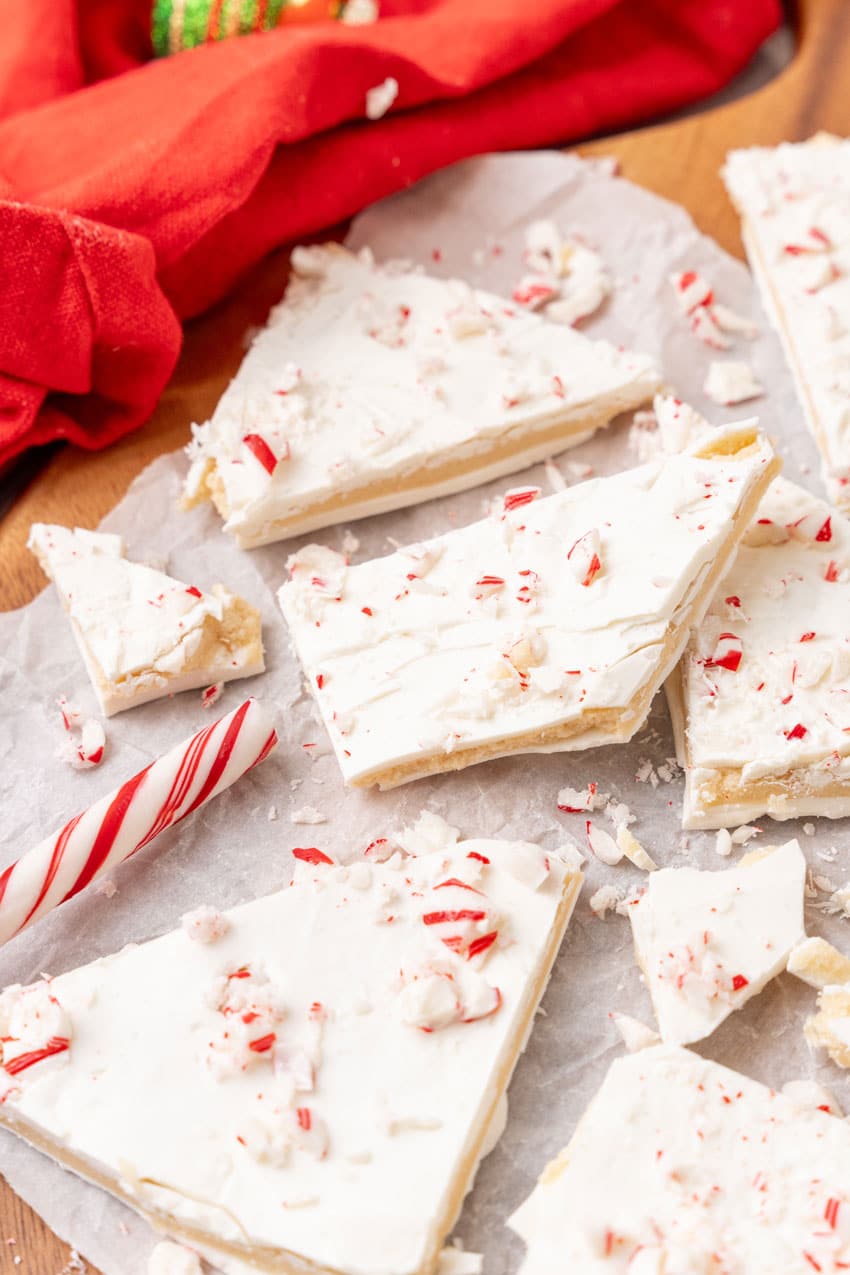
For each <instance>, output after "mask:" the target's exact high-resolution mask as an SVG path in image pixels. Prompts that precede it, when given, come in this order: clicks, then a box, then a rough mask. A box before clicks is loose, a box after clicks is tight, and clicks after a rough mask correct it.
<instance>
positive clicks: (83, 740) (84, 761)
mask: <svg viewBox="0 0 850 1275" xmlns="http://www.w3.org/2000/svg"><path fill="white" fill-rule="evenodd" d="M56 703H57V705H58V708H59V712H60V713H61V715H62V726H63V728H64V730H65V734H64V735H63V737H62V740H61V743H60V745H59V749H58V754H59V756H60V757H61V759H62V761H64V762H67V763H68V765H69V766H73V768H74V770H90V769H91V767H92V766H99V765H100V763H101V762H102V761H103V755H104V752H105V750H106V732H105V730H104V729H103V726H102V725H101V723H100V722H98V721H96V720H95V718H93V717H87V718H85V720H84V719H83V715H82V713H81V712H80V710H79V709H78V708H77V707H76V706H75V705H74V704H71V703H69V702H68V700H67V699H66V698H65V696H64V695H60V696H59V698H58V699H57V701H56Z"/></svg>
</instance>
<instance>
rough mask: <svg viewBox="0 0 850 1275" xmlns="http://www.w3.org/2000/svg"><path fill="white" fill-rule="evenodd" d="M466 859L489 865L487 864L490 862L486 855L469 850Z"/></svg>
mask: <svg viewBox="0 0 850 1275" xmlns="http://www.w3.org/2000/svg"><path fill="white" fill-rule="evenodd" d="M466 857H467V859H478V861H479V862H480V863H489V862H490V860H489V859H488V858H487V856H486V854H479V853H478V851H477V850H470V852H469V854H468V855H467V856H466Z"/></svg>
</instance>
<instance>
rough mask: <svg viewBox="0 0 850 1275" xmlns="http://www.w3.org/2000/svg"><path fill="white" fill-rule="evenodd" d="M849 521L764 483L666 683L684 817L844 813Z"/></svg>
mask: <svg viewBox="0 0 850 1275" xmlns="http://www.w3.org/2000/svg"><path fill="white" fill-rule="evenodd" d="M848 615H850V522H848V521H847V519H845V518H843V517H841V516H840V515H837V514H836V513H835V511H834V510H832V509H831V508H830V507H829V506H828V505H825V504H824V503H823V502H822V501H820V500H817V499H816V498H815V497H814V496H812V495H810V494H809V493H808V492H806V491H804V490H803V489H802V488H801V487H797V486H796V485H795V484H793V483H790V482H787V481H786V480H784V479H778V480H777V481H776V482H775V483H773V484H772V486H771V488H770V490H769V492H768V494H767V496H766V497H765V499H764V501H763V502H762V504H761V506H760V507H759V511H758V518H757V520H756V521H755V522H754V523H753V525H752V526H751V528H750V529H749V531H748V532H747V534H746V536H745V537H744V540H743V543H742V545H741V547H740V549H739V551H738V555H737V557H736V558H735V561H734V564H733V566H732V568H731V570H730V571H729V572H728V574H727V575H726V577H725V579H724V580H723V582H722V584H721V585H720V587H719V589H718V590H717V593H716V594H715V596H714V598H713V599H712V602H711V605H710V606H709V609H708V611H707V613H706V616H705V619H704V620H703V621H702V623H701V625H700V626H699V628H698V629H697V630H696V631H695V633H694V634H693V635H692V637H691V640H690V642H689V644H688V647H687V649H686V651H685V654H684V656H683V658H682V661H681V663H680V665H679V667H678V668H677V669H676V671H675V673H674V674H673V676H672V677H671V678H670V680H669V681H668V683H667V694H668V699H669V702H670V708H671V713H672V717H673V727H674V732H675V736H676V749H677V754H678V758H679V761H680V763H681V765H682V766H684V768H685V801H684V812H683V823H684V826H685V827H686V828H720V827H725V826H730V825H734V824H736V823H742V822H746V821H747V820H750V819H755V818H758V817H759V816H760V815H763V814H769V815H771V816H772V817H773V818H774V819H790V818H795V817H797V816H800V815H826V816H830V817H833V818H838V817H840V816H843V815H847V814H850V631H848V625H847V617H848Z"/></svg>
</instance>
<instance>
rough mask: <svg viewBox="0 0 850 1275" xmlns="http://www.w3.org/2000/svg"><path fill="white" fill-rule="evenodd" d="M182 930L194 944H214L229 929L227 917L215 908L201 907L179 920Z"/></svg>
mask: <svg viewBox="0 0 850 1275" xmlns="http://www.w3.org/2000/svg"><path fill="white" fill-rule="evenodd" d="M180 923H181V925H182V926H183V929H184V930H185V932H186V933H187V934H188V936H189V938H190V939H192V940H193V941H194V942H195V943H216V942H217V941H218V940H219V939H223V938H224V936H225V934H227V932H228V930H229V929H230V922H229V921H228V919H227V917H226V916H224V915H223V914H222V913H221V912H219V911H218V910H217V909H216V908H211V907H207V906H202V907H199V908H195V910H194V911H193V912H186V913H185V915H184V916H182V917H181V918H180Z"/></svg>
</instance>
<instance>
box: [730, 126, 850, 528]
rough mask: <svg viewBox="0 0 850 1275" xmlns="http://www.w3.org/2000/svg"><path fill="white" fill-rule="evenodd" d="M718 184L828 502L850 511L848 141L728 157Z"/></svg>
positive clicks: (823, 139) (751, 151)
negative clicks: (811, 441)
mask: <svg viewBox="0 0 850 1275" xmlns="http://www.w3.org/2000/svg"><path fill="white" fill-rule="evenodd" d="M723 177H724V180H725V182H726V187H727V189H728V191H729V194H730V196H731V198H732V201H733V203H734V204H735V206H736V207H737V209H738V211H739V213H740V214H741V217H742V220H743V237H744V243H745V245H746V248H747V254H748V256H749V258H750V263H751V265H752V267H753V270H754V272H755V275H756V279H757V281H758V283H759V286H760V288H761V290H762V293H763V295H764V299H765V302H766V308H767V311H768V313H769V315H770V316H771V319H772V321H773V323H774V325H775V326H776V328H777V329H778V331H779V333H780V336H781V337H782V339H783V342H784V344H785V348H786V352H787V354H788V357H789V361H790V363H791V366H792V369H793V371H794V374H795V378H796V381H797V389H798V392H799V395H800V399H801V402H802V405H803V409H804V411H805V414H806V418H807V420H808V423H809V427H810V428H811V430H812V432H813V434H814V436H815V439H816V441H817V443H818V447H819V449H820V452H821V456H822V459H823V465H824V473H825V477H826V480H827V483H828V484H829V488H830V495H831V498H832V499H833V500H835V501H836V502H837V503H839V504H841V505H850V373H848V368H850V142H848V141H839V140H838V139H837V138H832V137H824V136H818V137H815V138H812V139H811V140H809V141H808V142H802V143H799V144H790V143H786V144H783V145H781V146H777V147H773V148H767V147H751V148H750V149H748V150H740V151H732V152H731V154H730V155H729V156H728V157H727V160H726V166H725V168H724V170H723Z"/></svg>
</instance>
